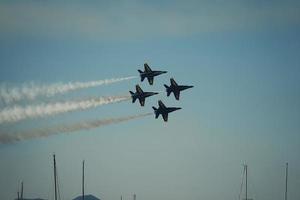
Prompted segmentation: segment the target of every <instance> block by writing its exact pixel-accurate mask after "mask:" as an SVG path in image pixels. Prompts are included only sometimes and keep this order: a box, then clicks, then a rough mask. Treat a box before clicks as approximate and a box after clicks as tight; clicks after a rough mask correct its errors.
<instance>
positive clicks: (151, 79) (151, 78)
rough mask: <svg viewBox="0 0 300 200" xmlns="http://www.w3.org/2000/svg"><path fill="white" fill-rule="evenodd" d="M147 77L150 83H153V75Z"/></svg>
mask: <svg viewBox="0 0 300 200" xmlns="http://www.w3.org/2000/svg"><path fill="white" fill-rule="evenodd" d="M147 79H148V82H149V84H150V85H153V80H154V78H153V77H147Z"/></svg>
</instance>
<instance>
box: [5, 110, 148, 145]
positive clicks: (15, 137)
mask: <svg viewBox="0 0 300 200" xmlns="http://www.w3.org/2000/svg"><path fill="white" fill-rule="evenodd" d="M149 115H152V113H146V114H140V115H132V116H126V117H120V118H111V119H103V120H94V121H85V122H79V123H75V124H70V125H60V126H55V127H50V128H42V129H34V130H30V131H26V132H17V133H6V134H1V133H0V143H13V142H18V141H23V140H28V139H33V138H40V137H48V136H51V135H57V134H60V133H72V132H76V131H81V130H89V129H94V128H98V127H101V126H106V125H110V124H118V123H121V122H126V121H129V120H134V119H139V118H142V117H146V116H149Z"/></svg>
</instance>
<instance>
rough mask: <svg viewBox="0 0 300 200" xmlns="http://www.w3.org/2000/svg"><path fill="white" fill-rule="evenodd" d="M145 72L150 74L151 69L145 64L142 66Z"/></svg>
mask: <svg viewBox="0 0 300 200" xmlns="http://www.w3.org/2000/svg"><path fill="white" fill-rule="evenodd" d="M144 68H145V72H152V70H151V68H150V67H149V65H148V64H147V63H145V64H144Z"/></svg>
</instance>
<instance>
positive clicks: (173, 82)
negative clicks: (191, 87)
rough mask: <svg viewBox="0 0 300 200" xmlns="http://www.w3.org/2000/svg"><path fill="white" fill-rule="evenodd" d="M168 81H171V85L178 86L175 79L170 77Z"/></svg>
mask: <svg viewBox="0 0 300 200" xmlns="http://www.w3.org/2000/svg"><path fill="white" fill-rule="evenodd" d="M170 82H171V85H174V86H178V84H177V83H176V81H175V80H174V79H173V78H171V79H170Z"/></svg>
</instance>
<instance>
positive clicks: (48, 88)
mask: <svg viewBox="0 0 300 200" xmlns="http://www.w3.org/2000/svg"><path fill="white" fill-rule="evenodd" d="M133 78H136V77H135V76H129V77H124V78H113V79H105V80H98V81H89V82H69V83H54V84H51V85H39V84H36V83H27V84H23V85H22V86H20V87H12V88H11V87H8V86H7V85H5V84H2V85H1V86H0V101H1V102H4V103H6V104H9V103H12V102H16V101H20V100H23V99H27V100H33V99H35V98H37V97H38V96H46V97H51V96H54V95H56V94H64V93H67V92H70V91H74V90H79V89H85V88H90V87H96V86H101V85H108V84H112V83H117V82H121V81H125V80H130V79H133Z"/></svg>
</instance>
